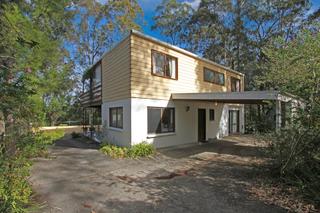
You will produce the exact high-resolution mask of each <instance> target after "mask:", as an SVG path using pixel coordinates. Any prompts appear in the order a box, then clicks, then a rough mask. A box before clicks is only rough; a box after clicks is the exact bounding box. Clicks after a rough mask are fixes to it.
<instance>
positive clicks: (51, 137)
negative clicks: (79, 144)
mask: <svg viewBox="0 0 320 213" xmlns="http://www.w3.org/2000/svg"><path fill="white" fill-rule="evenodd" d="M41 134H42V136H43V138H42V140H44V141H46V142H48V144H52V143H53V142H54V141H56V140H58V139H60V138H62V137H63V136H64V134H65V132H64V130H63V129H56V130H50V131H43V132H42V133H41Z"/></svg>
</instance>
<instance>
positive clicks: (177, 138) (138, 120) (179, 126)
mask: <svg viewBox="0 0 320 213" xmlns="http://www.w3.org/2000/svg"><path fill="white" fill-rule="evenodd" d="M110 107H123V113H124V114H123V129H121V130H120V129H115V128H112V127H109V108H110ZM148 107H174V108H175V132H174V133H165V134H157V135H154V134H152V135H148V117H147V116H148V110H147V109H148ZM187 107H189V111H187ZM199 108H201V109H206V140H210V139H214V138H222V137H224V136H227V135H228V132H229V129H228V116H229V109H239V110H240V131H241V132H244V107H243V105H227V104H221V103H214V102H200V101H170V100H154V99H139V98H132V99H125V100H120V101H113V102H105V103H103V105H102V123H103V126H104V134H105V137H106V140H107V141H108V142H110V143H113V144H116V145H120V146H130V145H134V144H138V143H141V142H143V141H146V142H148V143H151V144H153V145H154V146H155V147H167V146H175V145H181V144H188V143H197V142H198V109H199ZM209 109H214V111H215V119H214V121H210V120H209Z"/></svg>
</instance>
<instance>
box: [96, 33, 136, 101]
mask: <svg viewBox="0 0 320 213" xmlns="http://www.w3.org/2000/svg"><path fill="white" fill-rule="evenodd" d="M126 98H130V37H127V38H126V39H124V40H123V41H121V42H120V43H119V44H118V45H117V46H116V47H114V48H113V49H112V50H110V51H109V52H107V53H106V54H105V55H104V56H103V58H102V100H103V101H114V100H121V99H126Z"/></svg>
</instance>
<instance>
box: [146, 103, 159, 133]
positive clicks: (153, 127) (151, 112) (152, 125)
mask: <svg viewBox="0 0 320 213" xmlns="http://www.w3.org/2000/svg"><path fill="white" fill-rule="evenodd" d="M160 119H161V109H160V108H148V133H160V132H161V131H160Z"/></svg>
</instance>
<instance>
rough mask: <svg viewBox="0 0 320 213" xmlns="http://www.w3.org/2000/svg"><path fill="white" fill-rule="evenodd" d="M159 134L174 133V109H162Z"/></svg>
mask: <svg viewBox="0 0 320 213" xmlns="http://www.w3.org/2000/svg"><path fill="white" fill-rule="evenodd" d="M161 132H174V109H172V108H164V109H163V114H162V122H161Z"/></svg>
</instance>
